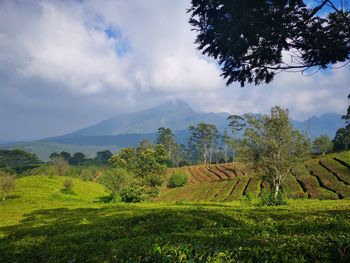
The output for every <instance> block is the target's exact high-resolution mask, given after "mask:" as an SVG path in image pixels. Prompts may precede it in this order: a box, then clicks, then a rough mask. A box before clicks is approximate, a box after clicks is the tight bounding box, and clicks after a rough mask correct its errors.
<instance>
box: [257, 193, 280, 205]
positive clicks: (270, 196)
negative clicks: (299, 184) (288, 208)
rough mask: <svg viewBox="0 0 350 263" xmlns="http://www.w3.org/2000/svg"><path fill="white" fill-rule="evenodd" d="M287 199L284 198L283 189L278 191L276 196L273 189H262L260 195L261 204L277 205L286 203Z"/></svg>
mask: <svg viewBox="0 0 350 263" xmlns="http://www.w3.org/2000/svg"><path fill="white" fill-rule="evenodd" d="M286 204H287V201H286V199H285V196H284V193H283V191H281V190H280V191H278V194H277V196H276V195H275V193H274V192H273V191H271V192H267V191H264V190H263V191H262V192H261V195H260V203H259V205H262V206H278V205H286Z"/></svg>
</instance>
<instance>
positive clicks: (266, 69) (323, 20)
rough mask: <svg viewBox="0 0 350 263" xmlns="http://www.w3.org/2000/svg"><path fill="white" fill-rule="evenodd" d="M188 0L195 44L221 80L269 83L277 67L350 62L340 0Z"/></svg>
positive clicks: (347, 22)
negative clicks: (311, 1)
mask: <svg viewBox="0 0 350 263" xmlns="http://www.w3.org/2000/svg"><path fill="white" fill-rule="evenodd" d="M306 2H307V1H302V0H192V6H191V8H190V9H189V10H188V12H189V13H190V15H191V18H190V20H189V23H190V24H191V25H192V27H193V30H195V31H196V32H197V37H196V40H195V43H196V44H198V49H199V50H200V51H201V52H202V53H203V54H205V55H208V56H209V57H213V58H214V59H216V60H217V61H218V62H219V64H220V66H221V70H222V76H223V77H224V79H226V84H227V85H230V84H231V83H232V82H239V83H240V85H241V86H244V85H245V84H246V83H255V85H258V84H260V83H264V82H265V83H269V82H271V81H272V80H273V77H274V76H275V75H276V74H277V73H279V72H282V71H301V72H308V73H311V72H316V71H318V70H320V69H326V68H331V67H332V65H334V64H336V63H339V62H342V63H347V62H349V54H350V13H349V11H347V10H346V8H345V7H346V5H345V4H344V5H343V3H344V2H345V1H341V6H338V5H336V4H335V3H334V1H330V0H323V1H314V2H315V3H316V4H317V5H316V6H314V7H310V6H307V5H306Z"/></svg>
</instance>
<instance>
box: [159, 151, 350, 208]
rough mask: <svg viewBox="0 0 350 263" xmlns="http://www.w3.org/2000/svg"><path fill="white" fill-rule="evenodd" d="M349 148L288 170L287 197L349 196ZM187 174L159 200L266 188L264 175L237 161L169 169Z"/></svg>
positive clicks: (227, 197)
mask: <svg viewBox="0 0 350 263" xmlns="http://www.w3.org/2000/svg"><path fill="white" fill-rule="evenodd" d="M349 167H350V152H342V153H336V154H329V155H327V156H319V157H316V158H313V159H311V160H309V161H307V162H305V163H301V164H299V165H297V166H295V167H293V169H292V170H291V172H290V174H289V175H288V176H287V177H286V179H285V180H284V183H283V185H282V186H283V191H284V193H285V194H286V196H287V197H288V198H297V199H343V198H350V169H349ZM174 173H184V174H187V175H188V178H189V183H188V184H187V185H186V186H184V187H181V188H174V189H165V190H164V191H163V192H162V194H161V196H160V197H159V198H158V199H156V200H159V201H192V202H193V201H195V202H196V201H233V200H240V199H242V198H244V197H245V196H250V197H258V196H259V195H260V194H261V192H262V191H263V190H264V189H265V190H267V189H268V188H269V183H268V182H267V180H266V178H264V177H263V176H259V175H257V174H254V173H252V172H249V171H245V170H244V168H242V166H241V165H239V164H236V163H235V164H232V163H230V164H212V165H197V166H187V167H181V168H173V169H169V171H168V174H169V176H170V175H171V174H174Z"/></svg>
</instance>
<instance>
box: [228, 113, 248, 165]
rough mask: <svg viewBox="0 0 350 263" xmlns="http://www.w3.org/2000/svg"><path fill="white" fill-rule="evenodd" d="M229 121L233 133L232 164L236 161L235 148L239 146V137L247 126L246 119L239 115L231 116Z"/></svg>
mask: <svg viewBox="0 0 350 263" xmlns="http://www.w3.org/2000/svg"><path fill="white" fill-rule="evenodd" d="M227 120H229V125H228V126H230V127H231V132H232V136H233V138H232V141H231V146H232V162H234V161H235V148H236V146H237V142H238V141H237V140H238V136H239V135H240V132H241V131H242V130H243V128H244V127H245V126H246V123H245V118H244V117H242V116H239V115H235V114H233V115H230V116H229V117H228V118H227Z"/></svg>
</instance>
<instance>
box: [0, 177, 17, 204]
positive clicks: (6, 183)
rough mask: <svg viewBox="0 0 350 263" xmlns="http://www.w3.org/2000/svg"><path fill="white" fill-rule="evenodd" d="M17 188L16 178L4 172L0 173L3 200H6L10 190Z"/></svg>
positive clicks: (0, 189) (0, 190)
mask: <svg viewBox="0 0 350 263" xmlns="http://www.w3.org/2000/svg"><path fill="white" fill-rule="evenodd" d="M14 188H15V178H14V177H13V176H10V175H8V174H6V173H4V172H1V173H0V193H1V195H2V200H3V201H5V199H6V197H7V195H8V193H9V192H11V191H12V190H13V189H14Z"/></svg>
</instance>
